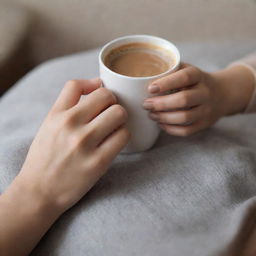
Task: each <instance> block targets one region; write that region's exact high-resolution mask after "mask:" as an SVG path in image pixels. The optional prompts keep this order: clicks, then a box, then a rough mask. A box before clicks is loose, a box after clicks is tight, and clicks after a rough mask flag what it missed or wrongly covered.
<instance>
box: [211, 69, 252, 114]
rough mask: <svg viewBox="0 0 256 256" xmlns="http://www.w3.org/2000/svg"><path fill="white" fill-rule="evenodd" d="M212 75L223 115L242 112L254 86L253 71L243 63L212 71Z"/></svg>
mask: <svg viewBox="0 0 256 256" xmlns="http://www.w3.org/2000/svg"><path fill="white" fill-rule="evenodd" d="M213 77H214V79H215V80H216V85H218V86H219V91H220V94H221V98H222V100H221V102H222V103H221V104H223V115H224V116H225V115H232V114H237V113H241V112H243V111H244V110H245V109H246V107H247V105H248V103H249V101H250V99H251V97H252V94H253V91H254V88H255V77H254V75H253V73H252V72H251V71H250V70H249V69H248V68H247V67H245V66H243V65H234V66H231V67H228V68H226V69H224V70H221V71H218V72H215V73H213Z"/></svg>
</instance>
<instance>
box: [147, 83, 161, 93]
mask: <svg viewBox="0 0 256 256" xmlns="http://www.w3.org/2000/svg"><path fill="white" fill-rule="evenodd" d="M148 90H149V92H150V93H157V92H160V88H159V86H158V85H156V84H151V85H150V86H149V87H148Z"/></svg>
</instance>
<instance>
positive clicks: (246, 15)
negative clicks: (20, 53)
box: [8, 0, 256, 62]
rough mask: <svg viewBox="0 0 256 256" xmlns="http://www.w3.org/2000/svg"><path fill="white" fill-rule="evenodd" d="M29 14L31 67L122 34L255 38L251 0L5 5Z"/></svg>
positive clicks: (255, 9) (25, 1)
mask: <svg viewBox="0 0 256 256" xmlns="http://www.w3.org/2000/svg"><path fill="white" fill-rule="evenodd" d="M8 2H13V3H15V2H17V3H19V4H22V5H24V6H25V7H27V8H28V9H30V10H31V12H32V13H33V14H34V24H33V27H32V33H31V40H32V48H31V49H32V51H33V55H34V56H35V58H36V61H37V62H41V61H43V60H46V59H48V58H52V57H55V56H60V55H64V54H68V53H71V52H76V51H81V50H85V49H88V48H93V47H97V46H100V45H102V44H104V43H106V42H107V41H109V40H111V39H113V38H116V37H119V36H122V35H127V34H141V33H143V34H144V33H145V34H153V35H158V36H161V37H164V38H166V39H169V40H172V41H174V42H175V41H181V40H183V41H184V40H225V39H234V40H241V39H244V38H246V39H247V38H256V29H255V27H256V0H43V1H35V0H8Z"/></svg>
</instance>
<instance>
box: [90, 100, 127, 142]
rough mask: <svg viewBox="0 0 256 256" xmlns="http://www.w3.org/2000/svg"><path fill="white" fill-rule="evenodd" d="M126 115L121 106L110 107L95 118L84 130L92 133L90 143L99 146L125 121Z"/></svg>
mask: <svg viewBox="0 0 256 256" xmlns="http://www.w3.org/2000/svg"><path fill="white" fill-rule="evenodd" d="M127 118H128V115H127V112H126V110H125V109H124V108H123V107H122V106H121V105H117V104H115V105H112V106H110V107H109V108H107V109H106V110H105V111H103V112H102V113H100V114H99V115H98V116H97V117H95V118H94V119H93V120H92V121H91V122H90V123H89V124H88V125H89V127H88V128H86V130H89V131H92V132H91V134H89V135H90V138H89V139H90V141H92V144H93V145H94V146H97V145H99V144H100V143H102V141H103V140H104V139H105V138H106V137H107V136H109V135H110V134H111V133H112V132H114V131H115V130H116V129H118V128H119V127H120V126H122V125H123V124H124V123H125V122H126V121H127ZM87 135H88V134H87Z"/></svg>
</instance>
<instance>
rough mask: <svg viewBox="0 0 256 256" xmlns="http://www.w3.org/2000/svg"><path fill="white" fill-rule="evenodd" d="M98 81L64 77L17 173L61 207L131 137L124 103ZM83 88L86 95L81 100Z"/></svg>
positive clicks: (86, 186)
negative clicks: (58, 91) (118, 102)
mask: <svg viewBox="0 0 256 256" xmlns="http://www.w3.org/2000/svg"><path fill="white" fill-rule="evenodd" d="M100 83H101V81H100V79H93V80H74V81H69V82H67V83H66V85H65V87H64V89H63V90H62V92H61V93H60V95H59V97H58V99H57V101H56V103H55V104H54V106H53V107H52V109H51V110H50V112H49V114H48V115H47V117H46V119H45V120H44V122H43V124H42V125H41V127H40V129H39V131H38V133H37V135H36V137H35V139H34V141H33V143H32V145H31V147H30V149H29V152H28V155H27V158H26V160H25V163H24V165H23V167H22V170H21V172H20V173H19V175H18V176H17V178H16V182H19V183H21V184H23V187H24V189H30V193H34V194H35V195H36V196H37V200H43V202H44V204H49V205H50V206H51V208H52V207H54V208H56V209H57V210H58V211H59V212H60V213H62V212H64V211H65V210H67V209H68V208H70V207H71V206H72V205H74V204H75V203H76V202H77V201H78V200H79V199H80V198H81V197H82V196H83V195H84V194H85V193H86V192H87V191H88V190H89V189H90V188H91V187H92V186H93V185H94V184H95V183H96V181H97V180H98V179H99V178H100V177H101V176H102V175H103V174H104V173H105V172H106V170H107V169H108V166H109V165H110V163H111V162H112V160H113V159H114V158H115V156H116V155H117V154H118V153H119V152H120V151H121V150H122V148H123V147H124V146H125V145H126V144H127V142H128V139H129V132H128V130H127V129H126V128H124V123H125V122H126V120H127V113H126V111H125V109H124V108H123V107H122V106H120V105H118V104H117V100H116V97H115V96H114V95H113V94H112V93H111V92H110V91H109V90H107V89H105V88H99V87H100ZM82 94H89V95H87V96H86V98H82V99H81V100H80V97H81V95H82Z"/></svg>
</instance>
